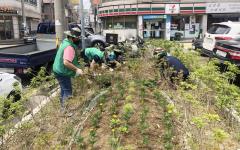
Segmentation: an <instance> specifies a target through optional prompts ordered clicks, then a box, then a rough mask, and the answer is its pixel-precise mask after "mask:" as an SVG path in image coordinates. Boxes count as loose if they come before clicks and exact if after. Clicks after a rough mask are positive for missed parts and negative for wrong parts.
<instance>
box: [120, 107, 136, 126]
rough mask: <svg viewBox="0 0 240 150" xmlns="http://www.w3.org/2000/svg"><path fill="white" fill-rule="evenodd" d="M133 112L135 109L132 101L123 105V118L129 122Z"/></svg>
mask: <svg viewBox="0 0 240 150" xmlns="http://www.w3.org/2000/svg"><path fill="white" fill-rule="evenodd" d="M133 112H134V109H133V106H132V104H130V103H127V104H125V105H124V106H123V115H122V117H123V119H124V120H125V121H126V122H128V121H129V119H130V118H131V116H132V115H133Z"/></svg>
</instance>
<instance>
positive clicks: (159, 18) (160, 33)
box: [143, 15, 167, 38]
mask: <svg viewBox="0 0 240 150" xmlns="http://www.w3.org/2000/svg"><path fill="white" fill-rule="evenodd" d="M166 18H167V17H166V15H144V16H143V38H164V35H165V26H166Z"/></svg>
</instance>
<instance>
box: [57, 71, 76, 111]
mask: <svg viewBox="0 0 240 150" xmlns="http://www.w3.org/2000/svg"><path fill="white" fill-rule="evenodd" d="M55 76H56V78H57V80H58V83H59V85H60V89H61V95H60V103H61V107H64V102H65V101H66V100H67V99H68V98H69V97H71V96H72V83H71V77H66V76H60V75H55Z"/></svg>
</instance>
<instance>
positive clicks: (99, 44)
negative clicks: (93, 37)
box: [92, 41, 105, 49]
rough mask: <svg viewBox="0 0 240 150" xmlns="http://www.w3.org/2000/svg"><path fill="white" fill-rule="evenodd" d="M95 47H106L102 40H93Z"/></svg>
mask: <svg viewBox="0 0 240 150" xmlns="http://www.w3.org/2000/svg"><path fill="white" fill-rule="evenodd" d="M92 46H93V47H96V48H98V49H103V48H105V44H104V43H103V42H101V41H96V42H93V44H92Z"/></svg>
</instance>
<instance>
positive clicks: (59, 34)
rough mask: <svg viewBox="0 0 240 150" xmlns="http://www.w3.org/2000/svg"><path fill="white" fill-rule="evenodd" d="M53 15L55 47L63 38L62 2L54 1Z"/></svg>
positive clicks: (59, 0)
mask: <svg viewBox="0 0 240 150" xmlns="http://www.w3.org/2000/svg"><path fill="white" fill-rule="evenodd" d="M54 13H55V29H56V40H57V41H56V43H57V46H59V44H60V43H61V42H62V40H63V38H64V34H63V32H64V19H65V15H64V14H65V13H64V5H63V0H54Z"/></svg>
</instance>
